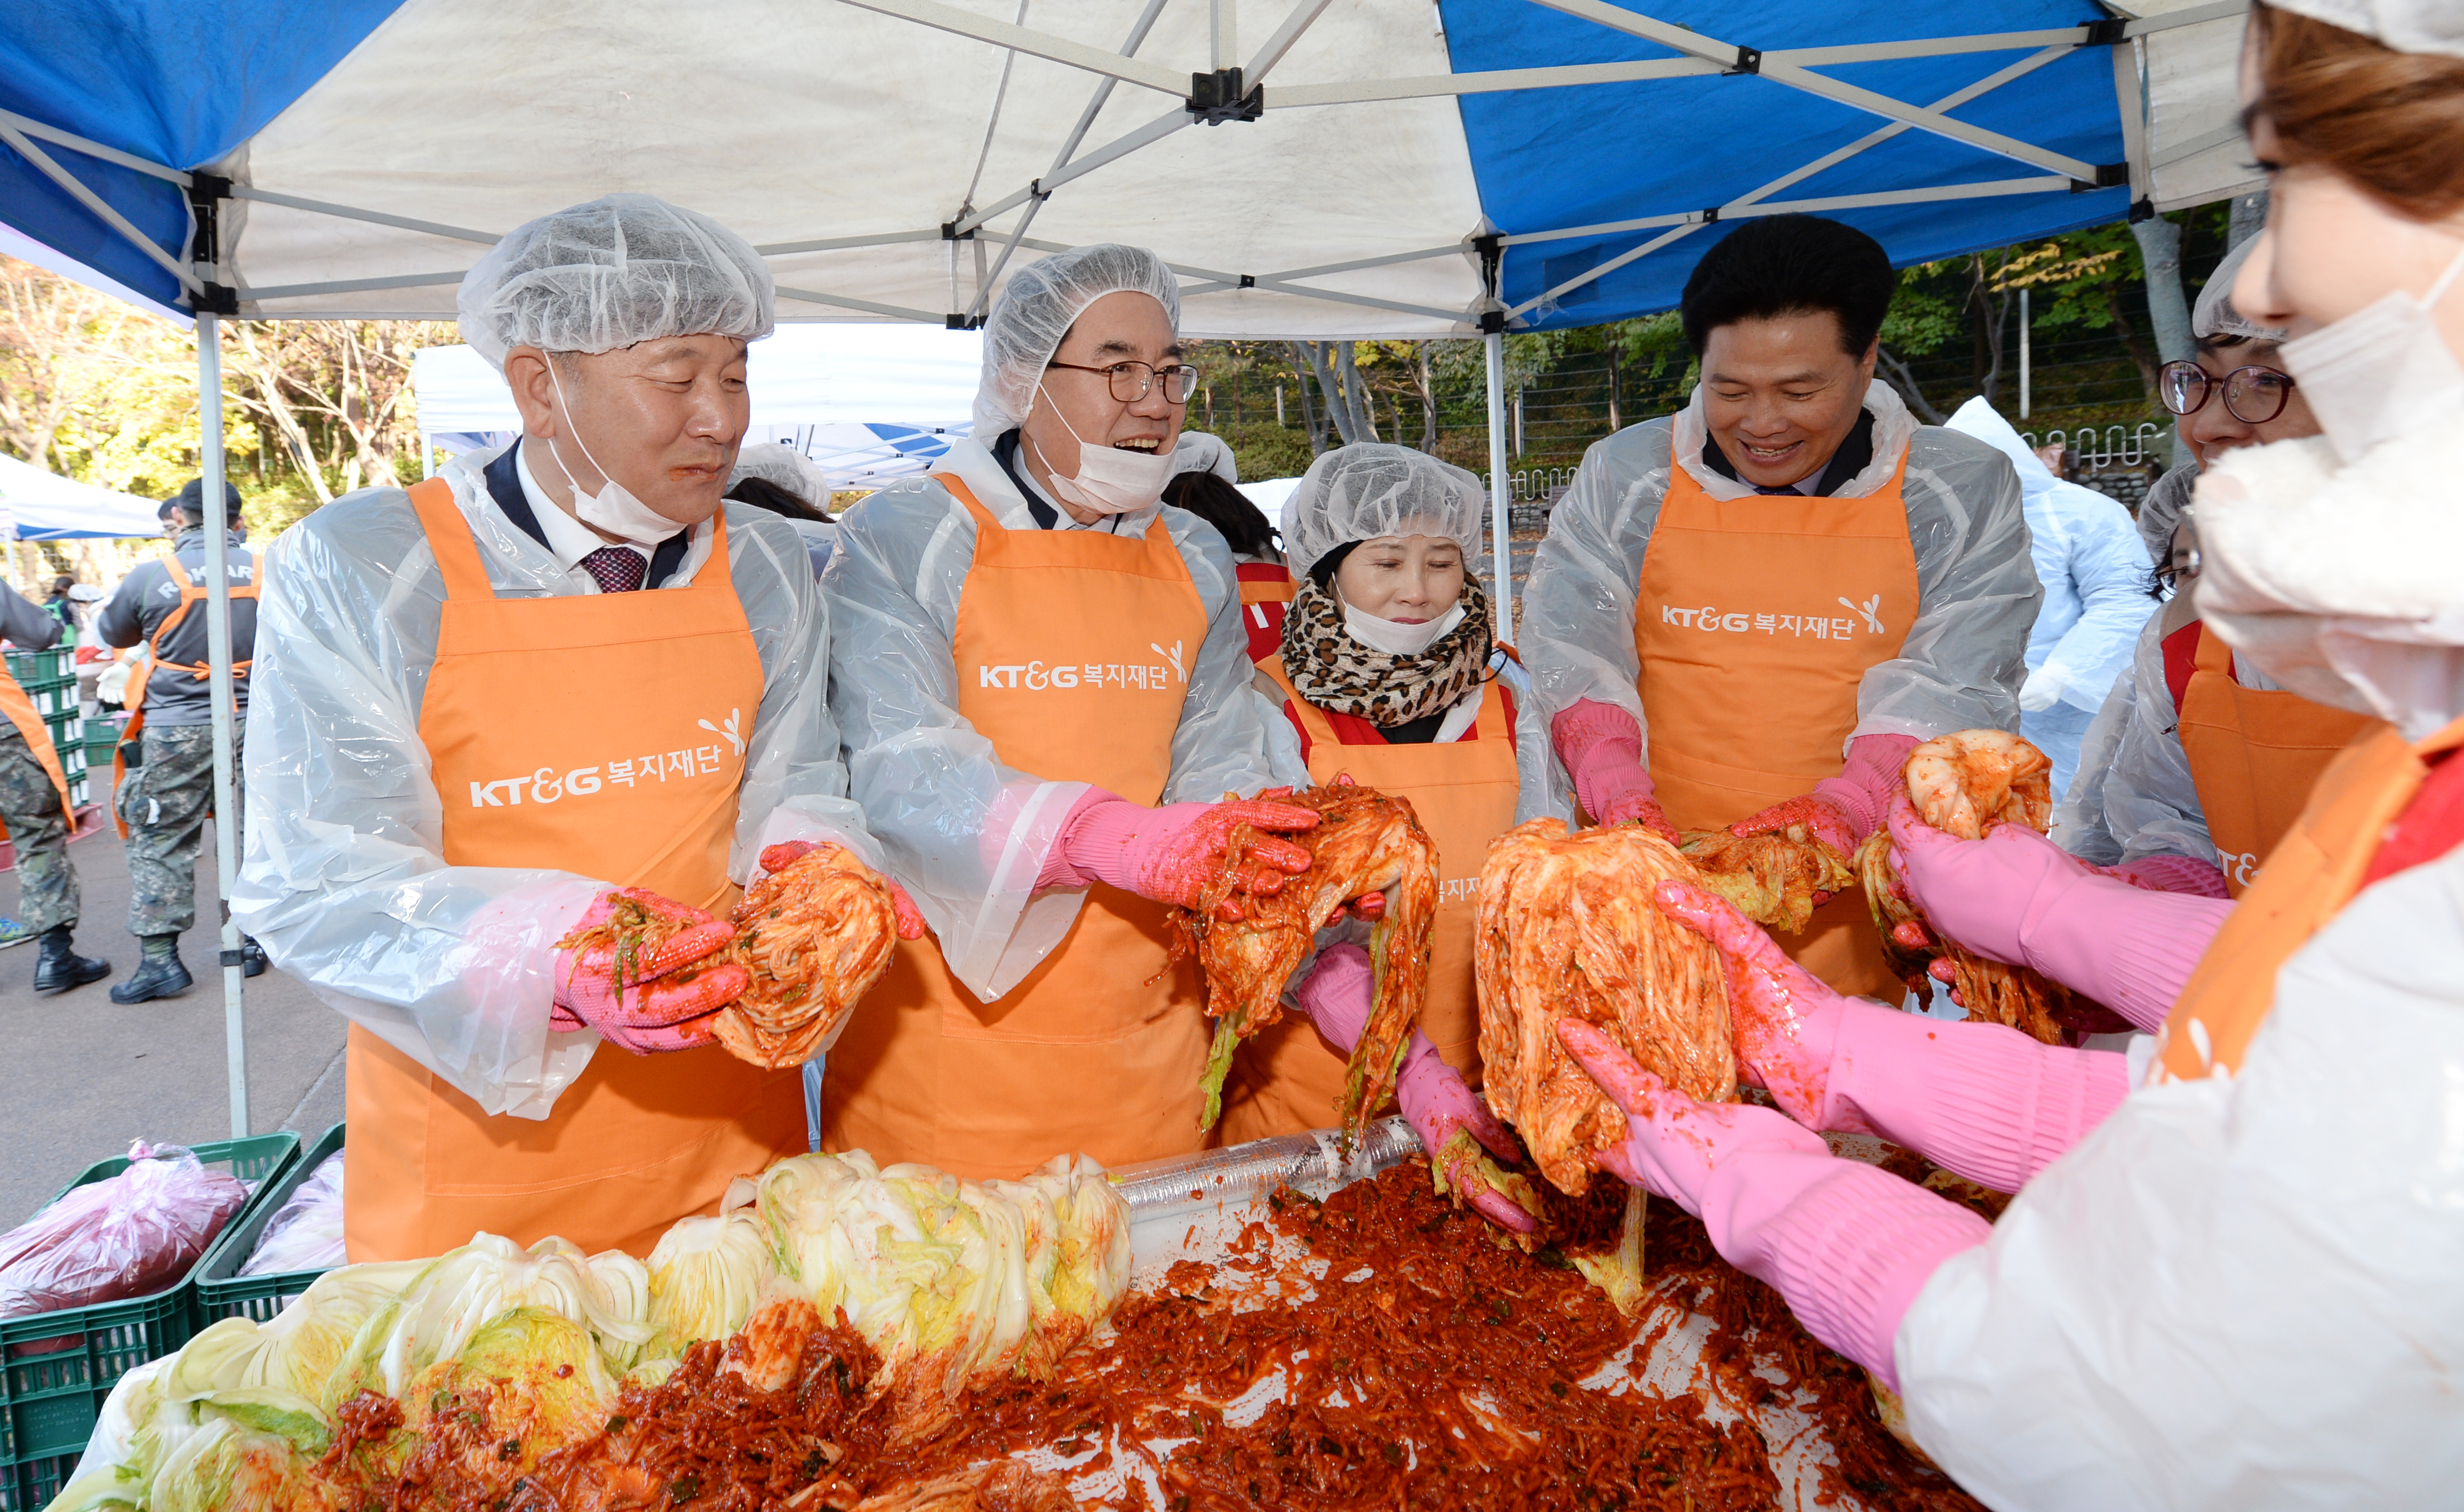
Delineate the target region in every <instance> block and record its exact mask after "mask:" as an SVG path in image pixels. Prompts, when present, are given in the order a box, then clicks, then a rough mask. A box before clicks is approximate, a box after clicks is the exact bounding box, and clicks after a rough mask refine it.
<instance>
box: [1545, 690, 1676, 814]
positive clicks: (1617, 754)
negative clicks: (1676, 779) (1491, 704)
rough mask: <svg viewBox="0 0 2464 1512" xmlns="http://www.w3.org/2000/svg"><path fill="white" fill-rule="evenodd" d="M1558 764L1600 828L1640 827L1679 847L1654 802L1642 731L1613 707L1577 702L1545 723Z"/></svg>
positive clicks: (1657, 802)
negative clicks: (1644, 757) (1644, 758)
mask: <svg viewBox="0 0 2464 1512" xmlns="http://www.w3.org/2000/svg"><path fill="white" fill-rule="evenodd" d="M1549 738H1550V740H1551V743H1552V744H1554V745H1555V746H1556V748H1557V759H1558V760H1560V761H1562V762H1564V763H1565V764H1566V774H1567V775H1568V776H1569V777H1571V778H1573V779H1574V797H1575V798H1576V799H1577V800H1580V801H1581V803H1582V805H1583V812H1584V813H1586V814H1589V815H1591V816H1592V819H1593V821H1594V822H1596V823H1600V824H1604V825H1605V824H1627V823H1633V824H1640V825H1641V826H1642V827H1643V828H1645V829H1647V830H1650V831H1651V832H1652V833H1653V834H1655V835H1658V836H1659V837H1660V838H1661V839H1662V840H1664V841H1666V842H1668V843H1669V844H1672V845H1674V844H1677V829H1676V826H1674V825H1672V824H1670V823H1669V822H1668V816H1667V815H1666V814H1664V813H1662V812H1661V808H1660V800H1658V799H1656V798H1654V797H1653V796H1652V789H1651V774H1650V773H1649V772H1648V771H1646V770H1644V768H1643V764H1642V726H1641V725H1639V724H1638V723H1636V721H1635V717H1634V715H1633V714H1631V713H1628V712H1626V711H1624V710H1622V709H1619V708H1617V706H1616V705H1615V704H1603V703H1599V702H1596V701H1595V700H1593V699H1589V698H1578V699H1576V700H1575V701H1574V702H1573V704H1571V705H1569V706H1567V707H1566V708H1565V709H1564V710H1562V711H1560V712H1558V715H1557V717H1556V718H1554V719H1552V720H1551V721H1549Z"/></svg>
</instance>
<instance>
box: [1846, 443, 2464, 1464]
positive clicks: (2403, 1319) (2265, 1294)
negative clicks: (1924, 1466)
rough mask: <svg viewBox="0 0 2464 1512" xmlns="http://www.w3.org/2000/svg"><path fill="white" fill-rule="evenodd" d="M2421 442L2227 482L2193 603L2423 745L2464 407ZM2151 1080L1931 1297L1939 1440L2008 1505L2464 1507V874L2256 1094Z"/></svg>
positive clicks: (2341, 980)
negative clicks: (2314, 660)
mask: <svg viewBox="0 0 2464 1512" xmlns="http://www.w3.org/2000/svg"><path fill="white" fill-rule="evenodd" d="M2409 439H2410V441H2411V443H2412V444H2411V445H2409V446H2407V445H2397V446H2393V447H2389V448H2387V449H2382V450H2381V451H2380V452H2378V453H2375V454H2373V455H2372V456H2370V457H2366V458H2365V459H2364V461H2363V463H2362V464H2360V465H2356V466H2351V467H2345V468H2342V469H2335V470H2330V469H2327V468H2324V467H2321V466H2318V465H2317V464H2318V463H2319V461H2320V459H2321V455H2322V452H2321V448H2322V447H2323V445H2324V444H2323V443H2322V442H2319V441H2316V440H2300V441H2283V442H2277V443H2274V444H2272V445H2269V446H2265V447H2256V448H2249V449H2242V450H2239V451H2236V452H2234V453H2233V454H2232V455H2231V456H2229V457H2227V458H2225V459H2223V460H2222V461H2221V462H2220V463H2219V464H2218V465H2217V468H2216V470H2215V471H2216V473H2217V474H2218V475H2221V476H2224V477H2227V478H2231V479H2233V480H2234V481H2235V482H2236V483H2237V484H2238V485H2239V489H2238V491H2237V492H2238V494H2239V496H2238V497H2237V498H2236V497H2231V496H2229V495H2226V494H2224V493H2219V492H2217V491H2214V490H2213V489H2212V487H2211V485H2203V486H2202V488H2201V503H2200V514H2201V529H2200V535H2201V540H2202V543H2203V545H2204V547H2205V548H2206V550H2207V554H2208V565H2207V569H2206V571H2205V572H2203V573H2202V575H2201V577H2200V594H2201V597H2202V599H2203V600H2205V601H2207V603H2206V606H2207V609H2208V611H2209V617H2208V625H2209V627H2210V628H2211V629H2214V628H2215V627H2216V626H2217V625H2219V624H2223V625H2227V626H2228V627H2229V628H2231V629H2233V630H2234V631H2239V630H2241V629H2242V628H2243V627H2244V626H2246V625H2248V624H2249V623H2251V619H2250V618H2244V619H2238V620H2237V619H2235V618H2234V617H2235V616H2243V617H2251V618H2263V617H2280V618H2283V619H2286V620H2290V619H2291V618H2292V617H2295V616H2305V617H2310V618H2309V622H2308V623H2309V625H2310V626H2311V629H2312V634H2313V635H2314V636H2315V638H2314V639H2308V640H2307V641H2306V642H2304V641H2302V640H2299V639H2295V638H2290V637H2288V639H2287V640H2285V641H2283V642H2279V643H2277V645H2275V646H2270V647H2267V648H2265V649H2264V650H2256V649H2255V647H2254V646H2252V645H2251V644H2250V643H2249V641H2248V640H2246V639H2245V640H2243V641H2241V643H2240V644H2238V645H2236V647H2235V649H2236V652H2237V653H2240V654H2242V655H2243V656H2244V659H2245V660H2250V659H2252V657H2253V656H2254V655H2257V656H2260V657H2268V658H2272V657H2273V656H2281V657H2282V658H2283V660H2280V661H2279V660H2274V659H2268V660H2267V665H2268V667H2269V668H2270V670H2271V671H2272V672H2273V674H2274V675H2276V676H2277V678H2278V680H2286V674H2287V673H2288V672H2291V671H2298V670H2299V668H2301V667H2302V666H2304V665H2307V664H2306V663H2305V660H2304V659H2305V657H2310V656H2315V655H2317V654H2319V653H2320V651H2321V649H2322V648H2323V647H2324V646H2328V645H2330V644H2332V639H2331V638H2333V637H2337V636H2348V637H2353V638H2354V639H2355V640H2357V641H2364V642H2366V643H2367V644H2368V645H2370V646H2372V647H2373V648H2374V650H2375V651H2376V652H2377V654H2376V655H2375V656H2374V657H2372V658H2371V659H2370V660H2369V661H2368V662H2367V664H2366V665H2364V664H2362V663H2360V662H2353V663H2348V664H2347V665H2348V668H2349V669H2348V670H2346V671H2343V672H2342V673H2340V674H2339V676H2340V679H2341V680H2342V682H2343V688H2344V690H2346V691H2345V696H2349V697H2352V698H2354V699H2355V700H2356V701H2366V702H2367V703H2368V704H2369V705H2370V706H2371V707H2376V708H2382V709H2384V710H2385V711H2387V712H2390V713H2393V714H2395V715H2397V716H2398V723H2399V725H2400V727H2401V728H2403V729H2405V730H2406V731H2408V732H2409V733H2411V732H2418V731H2421V730H2423V729H2425V728H2427V729H2431V730H2435V729H2437V728H2438V727H2439V726H2441V725H2443V724H2445V723H2446V722H2447V721H2448V720H2450V719H2452V718H2453V717H2454V716H2455V715H2456V714H2458V713H2459V712H2464V677H2458V676H2457V675H2456V674H2455V668H2457V667H2458V666H2459V665H2464V657H2459V654H2458V649H2457V646H2458V642H2459V641H2464V575H2458V574H2457V573H2456V572H2455V571H2454V570H2453V564H2454V562H2455V560H2456V558H2457V555H2458V552H2459V550H2464V540H2459V537H2458V531H2457V526H2456V515H2455V502H2454V501H2455V495H2456V479H2457V478H2458V477H2459V476H2464V471H2460V470H2464V409H2459V410H2458V411H2457V412H2456V413H2455V414H2454V415H2453V416H2452V417H2451V418H2450V419H2449V421H2448V422H2447V425H2446V427H2445V433H2444V434H2443V435H2431V436H2428V437H2425V436H2424V435H2422V434H2419V433H2416V434H2415V435H2414V436H2413V437H2411V438H2409ZM2425 441H2426V442H2427V444H2423V443H2424V442H2425ZM2228 508H2229V509H2230V510H2231V511H2232V515H2231V516H2230V517H2229V516H2228V515H2227V514H2226V513H2225V510H2226V509H2228ZM2219 584H2223V585H2224V589H2223V591H2222V592H2219V591H2218V585H2219ZM2320 691H2321V692H2327V691H2332V690H2330V689H2328V688H2324V687H2321V689H2320ZM2141 1043H2142V1044H2143V1045H2144V1044H2147V1043H2149V1041H2141ZM2139 1055H2145V1050H2142V1051H2141V1052H2139ZM2142 1065H2143V1063H2142V1062H2141V1061H2140V1059H2139V1056H2137V1055H2135V1056H2134V1058H2133V1063H2132V1069H2133V1070H2134V1071H2138V1070H2140V1069H2141V1068H2142ZM2139 1081H2140V1078H2139V1077H2137V1076H2134V1077H2133V1078H2132V1082H2133V1085H2134V1086H2135V1087H2137V1089H2136V1090H2134V1091H2132V1092H2131V1094H2130V1095H2129V1096H2128V1097H2127V1098H2125V1099H2124V1100H2123V1103H2122V1105H2121V1107H2118V1108H2116V1109H2115V1110H2114V1111H2113V1112H2112V1113H2111V1114H2110V1115H2109V1116H2107V1117H2106V1119H2105V1120H2104V1122H2103V1123H2101V1124H2100V1125H2099V1126H2097V1128H2096V1129H2095V1130H2094V1131H2093V1132H2091V1133H2090V1134H2089V1135H2088V1136H2087V1137H2086V1138H2085V1139H2083V1140H2081V1141H2080V1142H2079V1145H2078V1146H2076V1147H2075V1148H2073V1149H2072V1150H2070V1151H2069V1152H2068V1153H2066V1154H2064V1155H2063V1156H2062V1157H2061V1158H2060V1159H2059V1160H2057V1161H2056V1162H2054V1163H2053V1164H2052V1165H2050V1166H2048V1167H2046V1168H2045V1169H2044V1170H2043V1171H2041V1172H2037V1174H2036V1175H2035V1177H2034V1178H2033V1179H2032V1180H2030V1181H2029V1182H2028V1184H2027V1186H2026V1187H2025V1188H2024V1189H2023V1190H2022V1191H2021V1192H2020V1193H2019V1194H2018V1196H2017V1197H2016V1198H2015V1199H2014V1200H2013V1202H2012V1204H2011V1206H2010V1208H2009V1209H2008V1210H2007V1211H2006V1212H2005V1213H2004V1214H2003V1216H2002V1217H2001V1219H2000V1220H1999V1221H1998V1222H1996V1223H1995V1224H1994V1226H1993V1234H1992V1238H1991V1241H1990V1242H1989V1243H1987V1244H1985V1245H1984V1246H1981V1247H1979V1248H1976V1249H1972V1250H1969V1251H1967V1252H1966V1253H1964V1254H1961V1255H1959V1256H1956V1257H1954V1258H1953V1259H1951V1260H1947V1261H1946V1262H1945V1263H1944V1264H1943V1265H1942V1266H1941V1268H1939V1269H1938V1270H1936V1271H1935V1272H1934V1274H1933V1276H1932V1277H1931V1278H1930V1279H1929V1280H1928V1281H1927V1282H1925V1286H1924V1287H1923V1289H1922V1290H1920V1291H1919V1292H1918V1294H1917V1297H1916V1300H1915V1302H1914V1303H1913V1304H1911V1305H1910V1307H1909V1308H1908V1311H1907V1313H1906V1315H1905V1316H1904V1317H1903V1320H1902V1321H1901V1324H1900V1327H1899V1332H1898V1335H1897V1337H1896V1340H1895V1342H1894V1349H1893V1356H1894V1361H1895V1363H1896V1364H1897V1366H1898V1368H1899V1376H1900V1390H1901V1396H1902V1399H1903V1401H1904V1403H1905V1405H1906V1408H1907V1420H1908V1424H1909V1427H1910V1428H1911V1429H1912V1430H1913V1432H1914V1434H1915V1435H1916V1438H1917V1441H1918V1442H1919V1443H1920V1444H1921V1445H1922V1446H1923V1447H1924V1448H1925V1451H1926V1453H1928V1454H1929V1455H1931V1456H1932V1457H1933V1458H1934V1460H1935V1461H1936V1462H1937V1463H1938V1464H1940V1465H1941V1466H1942V1467H1943V1469H1945V1470H1946V1471H1948V1472H1949V1473H1950V1474H1951V1475H1952V1476H1953V1477H1954V1478H1956V1479H1958V1480H1959V1482H1960V1483H1961V1484H1962V1485H1963V1486H1965V1487H1966V1488H1967V1489H1968V1490H1969V1492H1971V1493H1973V1494H1974V1495H1975V1496H1976V1497H1977V1498H1978V1499H1979V1500H1981V1501H1985V1502H1986V1503H1987V1504H1988V1505H1991V1506H1995V1507H2027V1508H2041V1509H2062V1508H2079V1509H2082V1512H2085V1509H2090V1508H2093V1509H2096V1512H2129V1509H2134V1508H2141V1507H2147V1508H2155V1507H2164V1508H2209V1507H2212V1508H2219V1509H2222V1508H2244V1507H2259V1506H2265V1507H2304V1508H2307V1507H2320V1508H2326V1507H2428V1506H2447V1505H2453V1503H2454V1501H2455V1499H2456V1487H2457V1486H2458V1485H2459V1484H2464V1434H2459V1433H2458V1432H2457V1431H2456V1424H2457V1410H2456V1396H2455V1386H2454V1362H2455V1361H2456V1360H2458V1359H2459V1358H2464V1286H2458V1285H2457V1284H2456V1282H2455V1275H2454V1257H2455V1256H2457V1255H2458V1254H2464V1160H2459V1158H2458V1149H2459V1137H2460V1136H2459V1129H2464V1110H2459V1107H2458V1093H2457V1089H2458V1088H2459V1087H2464V849H2459V850H2453V851H2450V852H2448V853H2447V854H2446V855H2445V856H2444V857H2442V858H2440V859H2439V860H2437V861H2434V862H2431V863H2429V864H2427V865H2422V866H2413V867H2411V868H2409V869H2407V870H2403V871H2399V872H2397V873H2396V874H2395V875H2393V876H2390V877H2387V879H2385V880H2383V881H2380V882H2378V883H2376V884H2374V885H2372V886H2370V887H2365V888H2364V889H2363V890H2362V891H2361V892H2360V893H2359V894H2358V895H2357V896H2356V897H2355V898H2354V899H2353V900H2352V902H2351V903H2349V904H2348V905H2346V906H2345V908H2344V909H2343V912H2341V913H2339V914H2338V915H2337V916H2336V917H2335V918H2334V919H2333V920H2332V921H2331V922H2330V923H2328V925H2327V926H2326V927H2325V928H2324V929H2323V930H2321V931H2320V932H2319V933H2318V934H2317V935H2315V936H2314V937H2313V938H2312V939H2311V940H2310V942H2309V943H2308V944H2307V945H2305V946H2304V947H2303V948H2302V949H2301V950H2299V952H2297V953H2295V954H2294V955H2293V956H2292V957H2291V958H2290V959H2289V960H2288V961H2286V962H2285V964H2284V966H2283V968H2282V969H2281V971H2280V972H2279V973H2278V974H2277V983H2276V1001H2275V1006H2274V1009H2273V1011H2272V1012H2271V1013H2270V1015H2269V1017H2268V1019H2267V1020H2266V1021H2265V1022H2264V1023H2263V1024H2261V1025H2260V1026H2259V1029H2258V1031H2257V1033H2256V1034H2255V1036H2254V1037H2253V1038H2252V1040H2251V1041H2250V1044H2249V1047H2248V1049H2247V1051H2246V1052H2245V1053H2244V1054H2243V1056H2242V1060H2241V1064H2240V1067H2239V1069H2238V1071H2237V1072H2236V1073H2235V1074H2234V1075H2233V1076H2230V1077H2226V1076H2216V1077H2212V1078H2210V1079H2207V1080H2201V1081H2187V1082H2183V1081H2177V1082H2168V1083H2167V1084H2165V1085H2157V1086H2140V1085H2138V1084H2139Z"/></svg>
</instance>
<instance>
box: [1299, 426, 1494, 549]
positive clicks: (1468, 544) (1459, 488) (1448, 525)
mask: <svg viewBox="0 0 2464 1512" xmlns="http://www.w3.org/2000/svg"><path fill="white" fill-rule="evenodd" d="M1487 510H1488V500H1487V498H1486V496H1485V495H1484V494H1483V493H1482V492H1481V487H1480V479H1478V478H1476V477H1474V476H1472V475H1471V474H1470V473H1468V472H1465V471H1463V469H1461V468H1459V467H1456V466H1454V465H1453V464H1452V463H1449V462H1441V461H1439V460H1438V459H1437V458H1435V457H1433V456H1431V455H1429V454H1428V453H1427V452H1425V451H1416V450H1414V449H1412V448H1410V447H1398V446H1396V445H1394V444H1392V443H1391V442H1383V441H1363V442H1361V443H1359V444H1357V445H1355V446H1349V447H1337V448H1335V449H1333V450H1331V451H1330V452H1328V453H1327V454H1326V455H1324V456H1322V457H1320V458H1318V459H1317V460H1316V461H1315V462H1312V463H1310V464H1309V471H1307V472H1305V473H1302V474H1301V481H1300V486H1299V487H1298V488H1296V489H1294V490H1292V492H1291V493H1290V494H1289V495H1288V496H1287V497H1286V498H1285V500H1284V522H1283V536H1284V557H1285V559H1286V560H1287V562H1288V563H1290V565H1291V569H1292V576H1293V577H1294V578H1306V577H1308V576H1309V569H1310V568H1311V567H1314V566H1316V565H1317V563H1318V559H1319V558H1321V557H1324V556H1325V555H1326V554H1327V553H1328V552H1331V551H1332V550H1334V548H1336V547H1337V546H1340V545H1342V544H1344V543H1345V542H1346V541H1354V540H1375V539H1376V538H1377V537H1380V536H1451V537H1454V539H1455V541H1456V542H1457V543H1458V544H1459V545H1461V546H1462V547H1463V556H1464V557H1465V558H1466V559H1470V558H1474V557H1478V556H1479V555H1480V538H1481V529H1482V525H1483V522H1484V517H1485V515H1486V514H1487ZM1407 526H1409V527H1411V528H1409V529H1407V528H1406V527H1407ZM1431 526H1435V527H1436V528H1435V529H1434V530H1432V529H1430V528H1429V527H1431Z"/></svg>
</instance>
